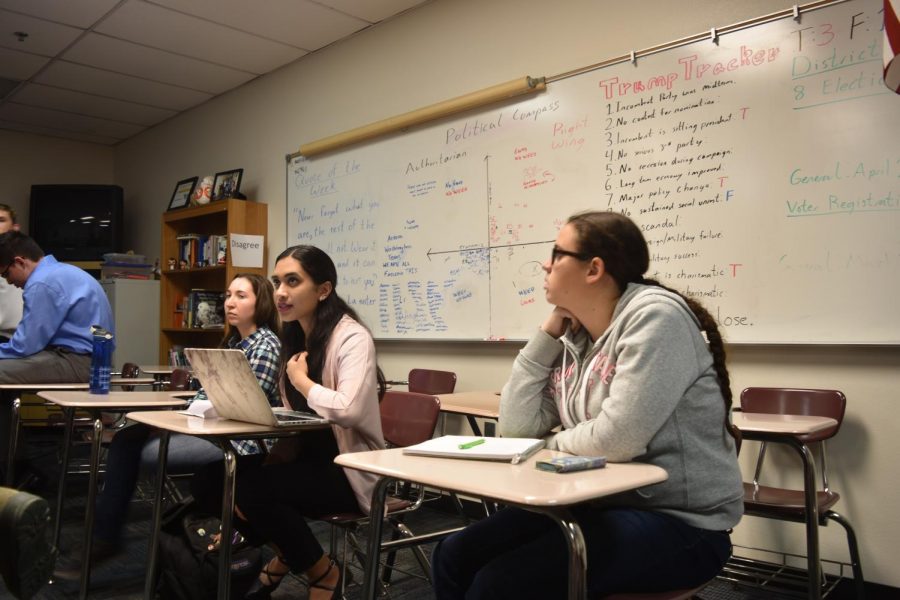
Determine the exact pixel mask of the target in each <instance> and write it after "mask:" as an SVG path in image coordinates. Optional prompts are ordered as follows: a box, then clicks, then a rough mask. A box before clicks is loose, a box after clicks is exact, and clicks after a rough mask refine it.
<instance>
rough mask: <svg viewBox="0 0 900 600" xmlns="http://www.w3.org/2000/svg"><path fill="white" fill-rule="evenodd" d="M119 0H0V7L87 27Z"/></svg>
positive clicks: (83, 27)
mask: <svg viewBox="0 0 900 600" xmlns="http://www.w3.org/2000/svg"><path fill="white" fill-rule="evenodd" d="M118 3H119V0H77V1H72V0H0V8H6V9H9V10H12V11H16V12H19V13H22V14H26V15H31V16H33V17H40V18H42V19H47V20H48V21H54V22H56V23H63V24H66V25H72V26H74V27H80V28H82V29H87V28H88V27H90V26H91V25H93V24H94V23H96V22H97V20H98V19H100V18H101V17H102V16H103V15H105V14H106V13H107V12H109V11H110V10H112V8H113V7H114V6H115V5H116V4H118Z"/></svg>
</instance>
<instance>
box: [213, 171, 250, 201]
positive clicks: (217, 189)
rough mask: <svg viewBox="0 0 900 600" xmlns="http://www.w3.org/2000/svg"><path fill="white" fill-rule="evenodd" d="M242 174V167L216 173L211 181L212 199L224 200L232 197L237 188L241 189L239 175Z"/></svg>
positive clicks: (235, 193)
mask: <svg viewBox="0 0 900 600" xmlns="http://www.w3.org/2000/svg"><path fill="white" fill-rule="evenodd" d="M243 175H244V170H243V169H232V170H231V171H222V172H221V173H216V179H215V180H214V181H213V189H212V199H213V200H225V199H226V198H234V197H235V196H236V195H237V193H238V190H240V189H241V177H242V176H243Z"/></svg>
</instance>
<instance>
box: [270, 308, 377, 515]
mask: <svg viewBox="0 0 900 600" xmlns="http://www.w3.org/2000/svg"><path fill="white" fill-rule="evenodd" d="M288 385H289V384H288ZM306 400H307V402H308V403H309V407H310V408H311V409H312V410H314V411H315V412H317V413H318V414H320V415H321V416H323V417H326V418H327V419H328V420H330V421H331V422H332V426H331V429H332V430H333V431H334V437H335V439H336V440H337V445H338V449H339V450H340V451H341V453H342V454H343V453H347V452H360V451H363V450H380V449H382V448H384V446H385V444H384V435H383V434H382V431H381V412H380V410H379V408H378V381H377V378H376V364H375V343H374V342H373V341H372V335H371V334H370V333H369V331H368V330H367V329H366V328H365V327H363V326H362V325H360V324H359V323H357V322H356V321H354V320H353V319H352V318H350V317H349V316H347V315H344V317H343V318H342V319H341V320H340V321H338V324H337V326H336V327H335V328H334V331H333V332H332V334H331V337H330V338H329V339H328V347H327V348H326V349H325V365H324V367H323V369H322V383H321V384H316V385H314V386H313V388H312V389H311V390H310V392H309V397H308V398H307V399H306ZM344 472H345V473H346V475H347V480H348V481H349V482H350V487H352V488H353V492H354V493H355V494H356V501H357V502H358V503H359V507H360V509H361V510H362V511H363V512H364V513H366V514H368V513H369V508H370V507H371V504H372V490H373V489H374V488H375V483H376V481H377V480H378V477H377V476H376V475H375V474H373V473H363V472H362V471H357V470H355V469H344Z"/></svg>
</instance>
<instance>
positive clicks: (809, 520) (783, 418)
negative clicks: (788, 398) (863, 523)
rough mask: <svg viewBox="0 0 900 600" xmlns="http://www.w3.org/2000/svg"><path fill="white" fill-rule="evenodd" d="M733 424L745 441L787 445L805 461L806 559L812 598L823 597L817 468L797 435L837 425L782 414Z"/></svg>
mask: <svg viewBox="0 0 900 600" xmlns="http://www.w3.org/2000/svg"><path fill="white" fill-rule="evenodd" d="M732 423H734V425H735V427H737V428H738V429H740V430H741V436H742V437H743V438H744V439H745V440H755V441H759V442H774V443H778V444H787V445H788V446H790V447H792V448H793V449H794V450H796V451H797V453H798V454H799V455H800V459H801V460H802V462H803V492H804V496H805V501H806V556H807V560H808V567H807V576H808V578H809V598H812V599H816V600H817V599H818V598H820V597H821V595H822V590H821V588H820V587H819V581H821V578H822V565H821V563H820V562H819V508H818V504H817V503H816V465H815V461H814V460H813V457H812V454H811V453H810V450H809V448H808V447H807V446H806V444H804V443H802V442H800V441H799V440H798V439H797V438H796V436H797V435H803V434H808V433H815V432H817V431H821V430H823V429H828V428H829V427H834V426H835V425H837V421H835V420H834V419H831V418H829V417H815V416H808V415H780V414H769V413H747V412H741V411H735V412H733V413H732Z"/></svg>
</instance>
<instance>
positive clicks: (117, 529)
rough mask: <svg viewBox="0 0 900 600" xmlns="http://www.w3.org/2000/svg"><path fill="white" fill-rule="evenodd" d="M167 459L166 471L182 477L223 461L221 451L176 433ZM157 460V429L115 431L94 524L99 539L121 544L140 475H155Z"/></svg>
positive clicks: (140, 427) (133, 427) (141, 427)
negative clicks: (143, 472)
mask: <svg viewBox="0 0 900 600" xmlns="http://www.w3.org/2000/svg"><path fill="white" fill-rule="evenodd" d="M166 456H167V458H166V471H167V472H168V473H172V474H183V473H192V472H193V471H195V470H196V469H198V468H199V467H202V466H203V465H205V464H207V463H210V462H213V461H217V460H219V461H220V460H222V450H221V449H219V447H218V446H216V445H215V444H212V443H210V442H207V441H206V440H202V439H200V438H197V437H194V436H192V435H179V434H177V433H174V434H171V435H170V436H169V452H168V454H167V455H166ZM158 459H159V436H158V435H157V433H156V430H155V429H153V428H151V427H149V426H147V425H144V424H142V423H137V424H135V425H130V426H128V427H126V428H124V429H122V430H120V431H117V432H116V435H114V436H113V439H112V443H111V444H110V446H109V452H108V453H107V455H106V475H105V476H104V478H103V491H102V492H101V493H100V495H99V496H98V498H97V511H96V513H95V515H96V516H95V521H94V535H95V537H96V538H97V539H99V540H102V541H104V542H108V543H110V544H117V543H118V542H119V540H120V538H121V535H122V529H123V527H124V525H125V518H126V516H127V514H128V505H129V503H130V502H131V497H132V496H133V495H134V489H135V487H136V486H137V480H138V476H139V475H140V473H141V471H142V470H144V471H147V470H151V472H152V474H153V475H156V465H157V460H158Z"/></svg>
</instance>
